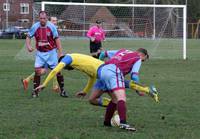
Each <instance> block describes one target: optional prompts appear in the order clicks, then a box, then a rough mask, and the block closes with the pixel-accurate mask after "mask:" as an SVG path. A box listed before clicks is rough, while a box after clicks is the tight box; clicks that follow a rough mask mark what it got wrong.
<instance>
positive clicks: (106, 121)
mask: <svg viewBox="0 0 200 139" xmlns="http://www.w3.org/2000/svg"><path fill="white" fill-rule="evenodd" d="M116 106H117V104H115V103H113V102H112V101H110V103H109V104H108V107H107V108H106V114H105V119H104V125H110V124H111V123H110V120H111V118H112V116H113V114H114V112H115V110H116Z"/></svg>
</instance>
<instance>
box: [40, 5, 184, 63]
mask: <svg viewBox="0 0 200 139" xmlns="http://www.w3.org/2000/svg"><path fill="white" fill-rule="evenodd" d="M38 10H45V11H47V13H48V14H49V16H56V17H57V18H58V21H59V22H58V30H59V33H60V35H61V36H63V37H67V38H85V37H86V32H87V30H88V29H89V27H90V26H92V25H93V24H94V23H95V21H96V20H97V19H98V20H102V21H103V28H104V30H105V31H106V38H107V39H111V40H119V39H120V40H135V41H138V40H140V41H141V42H144V41H147V43H146V44H148V45H151V46H153V47H152V49H151V51H152V53H154V56H155V57H158V58H163V57H165V55H166V56H167V55H168V53H174V55H176V56H177V57H178V58H183V59H186V6H185V5H149V4H99V3H68V2H42V3H41V5H40V6H39V8H38V9H36V11H38ZM149 42H150V43H149ZM138 43H139V42H138ZM139 45H140V44H139ZM161 45H162V46H164V47H163V48H162V49H161V48H160V47H161ZM165 45H166V46H165ZM165 49H167V51H166V50H165ZM170 49H173V50H170ZM157 53H162V55H157V56H156V54H157Z"/></svg>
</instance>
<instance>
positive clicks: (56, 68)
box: [42, 62, 65, 86]
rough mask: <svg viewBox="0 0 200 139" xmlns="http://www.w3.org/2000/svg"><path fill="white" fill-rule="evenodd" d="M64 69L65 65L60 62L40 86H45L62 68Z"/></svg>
mask: <svg viewBox="0 0 200 139" xmlns="http://www.w3.org/2000/svg"><path fill="white" fill-rule="evenodd" d="M64 67H65V63H63V62H60V63H59V64H58V65H57V66H56V67H55V68H54V69H53V70H52V71H51V72H50V73H49V75H48V76H47V78H46V79H45V81H44V83H43V84H42V85H43V86H47V84H48V82H49V81H50V80H51V79H52V78H53V77H54V76H55V75H56V74H57V73H58V72H60V71H61V70H62V69H63V68H64Z"/></svg>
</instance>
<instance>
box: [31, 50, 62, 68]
mask: <svg viewBox="0 0 200 139" xmlns="http://www.w3.org/2000/svg"><path fill="white" fill-rule="evenodd" d="M57 64H58V54H57V50H56V49H53V50H51V51H48V52H40V51H37V52H36V54H35V68H41V67H44V68H47V67H48V68H50V69H54V68H55V67H56V65H57Z"/></svg>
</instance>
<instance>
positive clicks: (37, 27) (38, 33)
mask: <svg viewBox="0 0 200 139" xmlns="http://www.w3.org/2000/svg"><path fill="white" fill-rule="evenodd" d="M32 37H35V41H36V49H37V51H36V55H35V74H34V79H33V83H34V89H35V88H37V87H38V86H39V85H40V76H41V75H42V73H43V69H44V68H45V67H46V66H47V67H48V68H50V69H53V68H55V67H56V65H57V64H58V57H60V56H62V47H61V42H60V39H59V36H58V32H57V29H56V27H55V25H54V24H52V23H51V22H49V21H47V13H46V12H45V11H41V12H40V13H39V22H37V23H35V24H34V25H33V26H32V27H31V29H30V30H29V32H28V34H27V38H26V47H27V50H28V51H29V52H32V51H33V50H34V49H33V48H32V46H31V38H32ZM57 51H58V53H57ZM56 76H57V80H58V83H59V87H60V95H61V96H62V97H67V95H66V92H65V90H64V78H63V76H62V75H61V73H58V74H57V75H56ZM32 96H33V97H38V91H36V90H35V91H33V92H32Z"/></svg>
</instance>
